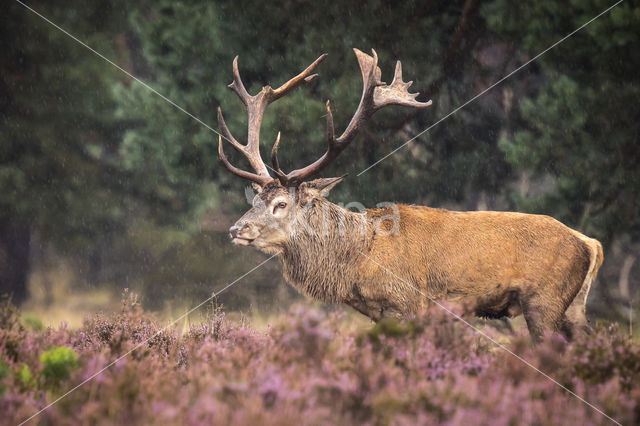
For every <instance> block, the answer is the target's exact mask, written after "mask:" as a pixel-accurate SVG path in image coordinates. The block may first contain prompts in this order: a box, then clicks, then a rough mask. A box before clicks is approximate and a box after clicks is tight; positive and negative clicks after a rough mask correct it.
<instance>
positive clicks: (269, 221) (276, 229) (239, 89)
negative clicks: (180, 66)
mask: <svg viewBox="0 0 640 426" xmlns="http://www.w3.org/2000/svg"><path fill="white" fill-rule="evenodd" d="M353 50H354V52H355V54H356V57H357V59H358V64H359V65H360V70H361V72H362V79H363V89H362V97H361V99H360V104H359V105H358V108H357V109H356V112H355V114H354V116H353V118H352V119H351V121H350V122H349V125H348V126H347V128H346V129H345V130H344V132H343V133H342V134H341V135H340V136H336V134H335V127H334V124H333V115H332V113H331V107H330V103H329V101H327V103H326V109H327V115H326V117H327V118H326V129H327V130H326V134H327V143H328V146H327V150H326V152H325V153H324V154H323V155H322V156H321V157H320V158H318V159H317V160H316V161H314V162H313V163H311V164H309V165H308V166H306V167H303V168H300V169H296V170H293V171H292V172H289V173H285V172H283V171H282V170H281V169H280V165H279V163H278V148H279V145H280V133H278V137H277V138H276V141H275V143H274V145H273V149H272V150H271V162H272V167H268V166H267V165H266V164H265V163H264V161H263V160H262V157H261V155H260V125H261V123H262V117H263V115H264V112H265V109H266V107H267V106H268V105H269V104H270V103H271V102H274V101H276V100H277V99H280V98H281V97H283V96H284V95H286V94H288V93H289V92H291V91H292V90H294V89H295V88H297V87H298V86H301V85H303V84H305V83H308V82H310V81H312V80H313V79H314V78H316V77H317V74H314V73H313V72H314V70H315V68H316V67H317V66H318V65H319V64H320V63H321V62H322V61H323V60H324V59H325V58H326V56H327V55H326V54H323V55H322V56H320V57H319V58H318V59H316V60H315V61H314V62H313V63H312V64H311V65H309V66H308V67H307V68H306V69H305V70H304V71H302V72H301V73H300V74H298V75H297V76H295V77H294V78H292V79H291V80H289V81H287V82H286V83H284V84H283V85H282V86H280V87H279V88H277V89H272V88H271V87H270V86H265V87H263V88H262V90H261V91H260V92H259V93H258V94H257V95H255V96H251V95H249V93H248V92H247V90H246V89H245V87H244V84H243V83H242V79H241V78H240V73H239V71H238V57H236V58H235V59H234V61H233V82H232V83H231V84H230V85H229V88H231V90H233V91H234V92H235V93H236V94H237V95H238V97H239V98H240V100H241V101H242V103H244V105H245V106H246V107H247V112H248V132H247V143H246V144H245V145H243V144H241V143H239V142H238V140H237V139H236V138H234V137H233V135H232V134H231V132H230V131H229V129H228V127H227V125H226V123H225V121H224V117H223V115H222V110H221V109H220V108H218V122H219V124H220V127H221V130H222V132H223V134H224V137H225V139H227V140H228V141H229V143H231V145H233V147H234V148H235V149H237V150H238V151H240V152H241V153H242V154H243V155H244V156H245V157H246V158H247V160H248V161H249V164H250V165H251V167H252V168H253V170H254V172H248V171H245V170H241V169H239V168H237V167H234V166H233V165H231V163H230V162H229V161H228V160H227V158H226V156H225V154H224V150H223V140H222V137H220V138H219V140H218V154H219V156H220V160H221V161H222V164H223V165H224V166H225V167H226V168H227V170H229V171H230V172H231V173H233V174H235V175H237V176H240V177H242V178H245V179H248V180H251V181H252V182H253V187H254V189H255V190H256V191H257V195H256V196H255V198H254V201H253V207H252V208H251V209H250V210H249V211H248V212H247V213H246V214H245V215H244V216H242V218H240V220H238V221H237V222H236V223H235V224H234V225H233V226H232V227H231V228H230V229H229V232H230V236H231V238H232V242H233V243H235V244H239V245H249V246H254V247H256V248H258V249H260V250H262V251H264V252H266V253H279V252H281V251H282V250H283V248H284V247H285V246H286V245H287V243H288V241H289V240H290V238H291V234H292V230H293V228H294V227H295V226H296V223H298V222H299V221H300V220H301V219H300V218H301V215H302V217H306V216H307V215H309V214H314V213H313V212H310V209H315V208H319V206H321V205H325V206H326V204H325V203H328V202H327V201H326V200H325V199H324V197H325V196H326V195H327V194H328V193H329V191H330V190H331V189H332V188H333V187H334V186H335V185H337V184H338V183H339V182H340V181H341V180H342V178H324V179H315V180H309V178H311V177H312V176H314V175H316V174H318V173H319V172H321V171H322V170H323V169H324V168H325V167H327V166H328V165H329V164H330V163H331V162H332V161H333V160H334V159H335V158H336V157H337V156H338V155H339V154H340V153H341V152H342V151H343V150H344V149H345V148H346V147H347V145H349V143H350V142H351V141H352V140H353V139H354V138H355V136H356V135H357V133H358V130H359V129H360V128H361V127H362V126H363V125H364V124H365V123H366V122H367V121H368V120H369V119H370V117H371V116H372V115H373V114H374V113H375V112H376V111H378V110H379V109H381V108H383V107H385V106H387V105H403V106H408V107H412V108H426V107H428V106H430V105H431V101H428V102H419V101H417V100H416V99H415V98H416V97H417V96H418V95H417V94H411V93H409V92H408V88H409V86H410V85H411V83H412V82H408V83H405V82H403V81H402V65H401V64H400V61H398V62H397V63H396V69H395V74H394V77H393V81H392V82H391V84H389V85H387V84H386V83H384V82H382V81H381V80H380V78H381V71H380V68H379V67H378V56H377V54H376V52H375V51H374V50H372V56H370V55H367V54H365V53H363V52H361V51H360V50H358V49H353ZM269 169H271V171H272V172H273V174H274V176H272V175H271V174H270V173H269ZM334 206H335V205H334ZM335 207H337V206H335ZM316 213H317V212H316Z"/></svg>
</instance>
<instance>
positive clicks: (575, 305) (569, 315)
mask: <svg viewBox="0 0 640 426" xmlns="http://www.w3.org/2000/svg"><path fill="white" fill-rule="evenodd" d="M592 281H593V278H592V276H591V273H589V274H587V277H586V278H585V281H584V283H583V284H582V287H581V288H580V291H579V292H578V294H577V295H576V297H575V298H574V299H573V301H572V302H571V304H570V305H569V307H568V308H567V311H566V312H565V315H566V319H567V321H569V322H570V323H571V324H572V326H573V328H575V329H581V330H583V331H586V332H588V331H589V330H590V326H589V322H588V321H587V296H588V295H589V289H590V288H591V282H592Z"/></svg>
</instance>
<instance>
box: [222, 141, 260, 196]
mask: <svg viewBox="0 0 640 426" xmlns="http://www.w3.org/2000/svg"><path fill="white" fill-rule="evenodd" d="M218 156H219V157H220V161H221V162H222V164H223V165H224V167H225V168H226V169H227V170H229V171H230V172H231V173H233V174H234V175H236V176H240V177H241V178H244V179H248V180H251V181H253V182H255V183H257V184H259V185H265V184H266V183H268V182H269V181H271V177H270V176H261V175H257V174H255V173H251V172H247V171H245V170H242V169H239V168H237V167H234V166H233V165H232V164H231V163H230V162H229V160H227V157H226V156H225V155H224V150H223V149H222V136H218Z"/></svg>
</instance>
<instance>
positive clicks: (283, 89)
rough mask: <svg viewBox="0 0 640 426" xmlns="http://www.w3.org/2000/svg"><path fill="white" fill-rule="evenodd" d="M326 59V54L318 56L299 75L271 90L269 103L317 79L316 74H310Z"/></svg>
mask: <svg viewBox="0 0 640 426" xmlns="http://www.w3.org/2000/svg"><path fill="white" fill-rule="evenodd" d="M326 57H327V54H326V53H323V54H322V55H320V56H319V57H318V59H316V60H315V61H313V63H312V64H311V65H309V66H308V67H307V68H306V69H305V70H304V71H302V72H301V73H300V74H298V75H297V76H295V77H293V78H292V79H291V80H289V81H287V82H286V83H284V84H283V85H282V86H280V87H278V88H277V89H275V90H271V100H270V102H273V101H275V100H277V99H280V98H281V97H283V96H284V95H286V94H287V93H289V92H291V91H292V90H294V89H295V88H296V87H298V86H300V85H301V84H304V83H309V82H310V81H313V80H314V79H315V78H316V77H318V74H311V73H312V72H313V70H315V69H316V67H317V66H318V65H320V63H321V62H322V61H324V60H325V58H326Z"/></svg>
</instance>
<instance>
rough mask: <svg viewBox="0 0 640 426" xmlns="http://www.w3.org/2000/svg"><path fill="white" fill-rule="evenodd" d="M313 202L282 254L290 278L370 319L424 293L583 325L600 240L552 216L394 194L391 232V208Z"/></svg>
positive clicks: (404, 310) (500, 312)
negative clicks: (457, 207)
mask: <svg viewBox="0 0 640 426" xmlns="http://www.w3.org/2000/svg"><path fill="white" fill-rule="evenodd" d="M315 202H316V203H318V204H319V206H318V207H316V208H314V209H313V210H312V211H310V212H308V213H303V214H305V217H304V219H303V222H304V225H303V226H302V228H303V229H301V230H298V229H295V228H294V229H292V231H291V233H292V235H295V237H293V238H292V239H291V241H290V242H288V243H287V244H286V245H284V246H283V249H282V251H281V252H280V254H279V257H280V259H281V262H282V266H283V273H284V276H285V278H286V280H287V281H288V282H289V283H290V284H291V285H293V286H294V287H295V288H296V289H298V290H299V291H300V292H302V293H304V294H306V295H308V296H311V297H313V298H315V299H319V300H322V301H325V302H333V303H345V304H347V305H350V306H351V307H353V308H354V309H356V310H358V311H359V312H361V313H363V314H364V315H366V316H368V317H370V318H372V319H374V320H379V319H381V318H383V317H385V316H399V317H406V316H407V315H410V314H412V313H415V312H416V311H418V310H419V309H420V308H421V307H423V306H424V305H425V304H427V303H429V301H430V299H433V300H438V299H441V298H445V299H452V298H454V299H462V300H464V301H465V302H468V303H470V304H471V306H472V307H473V308H474V309H475V312H476V314H478V315H479V316H483V317H489V318H500V317H514V316H517V315H519V314H521V313H523V312H524V313H525V317H526V319H527V322H528V324H529V326H530V328H532V329H533V330H532V333H534V334H535V335H536V337H539V336H540V335H541V334H542V333H543V331H544V330H545V329H550V330H563V331H565V332H567V333H571V332H572V331H573V330H572V328H573V327H575V326H577V325H580V326H584V325H586V317H585V313H584V304H585V302H586V295H587V292H588V286H589V285H590V284H591V280H592V277H593V275H595V272H596V271H597V268H598V267H599V266H600V263H601V262H602V251H601V247H600V244H599V243H598V242H597V241H596V240H593V239H590V238H587V237H585V236H582V235H581V234H579V233H577V232H576V231H573V230H571V229H570V228H568V227H566V226H565V225H563V224H561V223H560V222H558V221H556V220H555V219H553V218H550V217H548V216H540V215H530V214H522V213H511V212H455V211H448V210H443V209H432V208H428V207H420V206H407V205H402V204H399V205H397V207H396V208H397V214H398V217H397V220H398V230H397V232H390V227H391V226H392V224H390V223H389V224H388V225H385V223H384V221H383V222H377V224H376V220H377V219H378V218H380V217H391V216H392V215H393V214H394V213H395V212H394V211H391V208H386V209H375V210H367V211H366V213H354V212H348V211H346V210H344V209H342V208H341V207H339V206H337V205H335V204H332V203H330V202H328V201H327V200H325V199H316V200H315ZM327 205H329V206H327ZM387 221H391V219H387ZM363 223H364V227H363ZM381 228H382V229H381ZM363 229H364V232H363ZM345 236H348V237H345ZM389 271H393V273H390V272H389ZM583 287H587V288H586V289H585V291H584V292H583V294H584V297H583V298H576V296H577V295H578V293H580V291H581V289H582V288H583ZM572 303H574V304H573V305H572ZM570 306H571V309H569V311H567V309H568V308H569V307H570Z"/></svg>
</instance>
